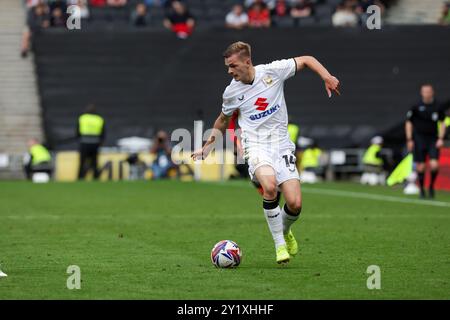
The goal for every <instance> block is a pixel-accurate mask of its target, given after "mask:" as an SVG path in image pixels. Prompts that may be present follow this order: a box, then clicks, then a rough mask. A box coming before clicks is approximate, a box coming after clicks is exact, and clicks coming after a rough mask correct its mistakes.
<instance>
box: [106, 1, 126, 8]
mask: <svg viewBox="0 0 450 320" xmlns="http://www.w3.org/2000/svg"><path fill="white" fill-rule="evenodd" d="M106 4H107V5H108V6H110V7H116V8H117V7H124V6H126V5H127V0H107V1H106Z"/></svg>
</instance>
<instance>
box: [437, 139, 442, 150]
mask: <svg viewBox="0 0 450 320" xmlns="http://www.w3.org/2000/svg"><path fill="white" fill-rule="evenodd" d="M443 146H444V139H441V138H439V139H437V141H436V148H438V149H440V148H442V147H443Z"/></svg>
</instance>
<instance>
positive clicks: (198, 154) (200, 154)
mask: <svg viewBox="0 0 450 320" xmlns="http://www.w3.org/2000/svg"><path fill="white" fill-rule="evenodd" d="M210 150H211V148H210V147H209V148H208V147H207V146H203V148H201V149H199V150H196V151H194V152H193V153H192V154H191V158H192V160H194V161H196V160H205V159H206V157H207V156H208V154H209V151H210Z"/></svg>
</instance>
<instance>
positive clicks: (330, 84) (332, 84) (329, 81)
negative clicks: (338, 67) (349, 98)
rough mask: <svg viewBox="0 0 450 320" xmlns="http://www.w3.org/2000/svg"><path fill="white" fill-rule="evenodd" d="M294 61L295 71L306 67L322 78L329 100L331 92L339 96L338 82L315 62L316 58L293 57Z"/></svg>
mask: <svg viewBox="0 0 450 320" xmlns="http://www.w3.org/2000/svg"><path fill="white" fill-rule="evenodd" d="M294 60H295V63H296V65H297V71H300V70H302V69H304V68H306V67H307V68H309V69H311V70H312V71H314V72H316V73H317V74H318V75H319V76H320V77H321V78H322V80H323V81H324V82H325V89H326V90H327V93H328V97H330V98H331V93H332V92H335V93H337V94H338V95H341V93H340V91H339V90H340V89H339V84H340V83H339V80H338V79H337V78H336V77H334V76H333V75H331V74H330V73H329V72H328V70H327V69H326V68H325V67H324V66H323V65H322V64H321V63H320V62H319V61H317V59H316V58H314V57H311V56H301V57H295V58H294Z"/></svg>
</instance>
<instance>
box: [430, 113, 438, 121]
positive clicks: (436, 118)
mask: <svg viewBox="0 0 450 320" xmlns="http://www.w3.org/2000/svg"><path fill="white" fill-rule="evenodd" d="M431 119H433V121H434V122H436V121H438V119H439V115H438V113H437V112H433V114H432V115H431Z"/></svg>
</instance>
